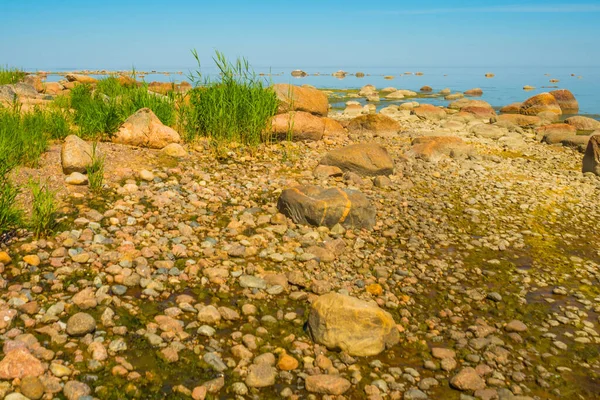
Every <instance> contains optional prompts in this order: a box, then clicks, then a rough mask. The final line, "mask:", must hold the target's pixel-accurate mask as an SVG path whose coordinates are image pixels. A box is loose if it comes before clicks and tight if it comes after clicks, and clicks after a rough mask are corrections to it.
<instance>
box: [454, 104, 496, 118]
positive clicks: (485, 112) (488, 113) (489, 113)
mask: <svg viewBox="0 0 600 400" xmlns="http://www.w3.org/2000/svg"><path fill="white" fill-rule="evenodd" d="M460 111H462V112H466V113H469V114H472V115H474V116H476V117H478V118H491V117H495V116H496V111H494V109H493V108H492V107H480V106H466V107H463V108H462V109H461V110H460Z"/></svg>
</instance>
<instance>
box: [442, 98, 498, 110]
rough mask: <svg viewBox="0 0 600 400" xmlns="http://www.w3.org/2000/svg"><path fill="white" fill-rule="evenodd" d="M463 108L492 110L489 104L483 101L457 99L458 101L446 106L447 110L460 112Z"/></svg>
mask: <svg viewBox="0 0 600 400" xmlns="http://www.w3.org/2000/svg"><path fill="white" fill-rule="evenodd" d="M464 107H481V108H489V109H492V110H493V108H492V106H491V105H490V103H488V102H487V101H484V100H473V99H459V100H456V101H453V102H452V103H450V104H448V108H450V109H452V110H461V109H463V108H464Z"/></svg>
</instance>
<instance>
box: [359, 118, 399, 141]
mask: <svg viewBox="0 0 600 400" xmlns="http://www.w3.org/2000/svg"><path fill="white" fill-rule="evenodd" d="M400 129H401V126H400V123H398V121H396V120H393V119H392V118H390V117H388V116H385V115H382V114H367V115H360V116H358V117H356V118H354V119H353V120H352V121H350V123H349V124H348V131H349V132H350V133H354V134H363V133H366V132H369V133H373V134H376V135H379V136H388V135H395V134H397V133H398V132H399V131H400Z"/></svg>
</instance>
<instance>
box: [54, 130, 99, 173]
mask: <svg viewBox="0 0 600 400" xmlns="http://www.w3.org/2000/svg"><path fill="white" fill-rule="evenodd" d="M92 153H93V146H92V145H91V144H90V143H88V142H86V141H85V140H83V139H81V138H80V137H79V136H75V135H69V136H67V137H66V138H65V141H64V143H63V145H62V148H61V151H60V159H61V163H62V170H63V173H64V174H65V175H70V174H72V173H73V172H79V173H81V174H84V173H85V172H86V167H88V166H89V165H90V164H91V163H92ZM96 156H97V157H99V158H101V157H102V156H103V155H102V152H101V151H100V150H99V149H96Z"/></svg>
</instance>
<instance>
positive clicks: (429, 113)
mask: <svg viewBox="0 0 600 400" xmlns="http://www.w3.org/2000/svg"><path fill="white" fill-rule="evenodd" d="M411 114H414V115H416V116H417V117H419V118H420V119H426V120H431V121H437V120H440V119H444V118H446V111H444V110H443V109H442V108H440V107H436V106H433V105H431V104H421V105H420V106H419V107H415V108H414V109H413V110H412V112H411Z"/></svg>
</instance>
